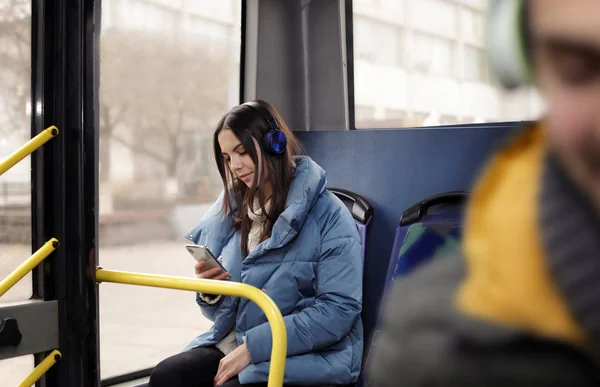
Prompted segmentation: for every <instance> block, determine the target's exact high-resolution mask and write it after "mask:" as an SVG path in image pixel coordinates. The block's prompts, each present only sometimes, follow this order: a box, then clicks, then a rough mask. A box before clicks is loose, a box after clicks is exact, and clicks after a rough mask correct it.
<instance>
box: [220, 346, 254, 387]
mask: <svg viewBox="0 0 600 387" xmlns="http://www.w3.org/2000/svg"><path fill="white" fill-rule="evenodd" d="M249 364H250V352H248V348H247V347H246V343H244V344H242V345H240V346H239V347H237V348H236V349H234V350H233V352H231V353H230V354H229V355H227V356H225V357H224V358H222V359H221V361H220V362H219V369H218V370H217V375H215V386H222V385H223V384H225V382H227V381H228V380H229V379H231V378H233V377H234V376H237V375H238V374H239V373H240V372H242V370H243V369H244V368H246V367H248V365H249Z"/></svg>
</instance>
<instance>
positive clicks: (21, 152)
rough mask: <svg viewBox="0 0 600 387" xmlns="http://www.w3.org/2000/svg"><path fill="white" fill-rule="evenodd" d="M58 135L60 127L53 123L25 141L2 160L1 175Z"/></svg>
mask: <svg viewBox="0 0 600 387" xmlns="http://www.w3.org/2000/svg"><path fill="white" fill-rule="evenodd" d="M57 135H58V128H57V127H56V126H54V125H53V126H50V127H49V128H47V129H45V130H43V131H42V132H41V133H39V134H38V135H37V136H35V137H34V138H32V139H31V140H29V141H28V142H27V143H25V145H23V146H22V147H20V148H19V149H17V150H16V151H14V152H13V153H12V154H11V155H10V156H8V157H7V158H6V159H4V160H2V161H0V176H1V175H3V174H4V172H6V171H8V170H9V169H11V168H12V167H14V166H15V164H17V163H18V162H19V161H21V160H23V159H24V158H25V157H27V156H29V155H30V154H32V153H33V152H35V150H36V149H38V148H39V147H41V146H42V145H44V144H45V143H47V142H48V141H49V140H50V139H51V138H53V137H56V136H57Z"/></svg>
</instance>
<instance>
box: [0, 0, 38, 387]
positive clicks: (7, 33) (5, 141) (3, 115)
mask: <svg viewBox="0 0 600 387" xmlns="http://www.w3.org/2000/svg"><path fill="white" fill-rule="evenodd" d="M30 78H31V2H30V1H27V0H0V160H4V159H5V158H6V157H7V156H8V155H10V154H11V153H12V152H14V151H15V150H16V149H17V148H19V147H20V146H21V145H23V144H24V143H26V142H27V141H28V140H29V139H30V138H31V126H30V122H31V121H30V116H31V114H30V113H31V104H30V102H29V101H30V92H31V87H30V84H31V80H30ZM30 166H31V162H30V158H29V157H27V158H25V159H24V160H22V161H21V162H20V163H18V164H17V165H15V166H14V167H13V168H12V169H10V170H9V171H8V172H6V173H4V174H3V175H2V176H1V177H0V279H4V278H6V276H7V275H8V274H10V273H11V272H12V271H13V270H14V269H16V268H17V267H18V266H19V265H20V264H21V263H23V261H24V260H25V259H27V258H29V256H30V255H31V170H30ZM32 284H33V283H32V280H31V274H28V275H26V276H25V277H24V278H23V279H22V280H21V281H19V282H18V283H17V284H16V285H15V286H14V287H13V288H12V289H11V290H9V291H8V292H7V293H6V294H4V295H3V296H2V299H1V301H0V304H2V303H6V302H11V301H22V300H27V299H29V298H30V297H31V291H32ZM33 366H34V365H33V355H27V356H20V357H16V358H12V359H5V360H2V361H0V380H1V381H2V382H1V383H0V384H2V385H3V386H4V385H6V386H16V385H18V384H19V383H21V381H23V379H24V378H25V377H26V376H27V375H28V374H29V373H30V372H31V370H33Z"/></svg>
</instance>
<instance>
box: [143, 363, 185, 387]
mask: <svg viewBox="0 0 600 387" xmlns="http://www.w3.org/2000/svg"><path fill="white" fill-rule="evenodd" d="M181 366H182V364H181V362H178V361H177V359H176V356H172V357H169V358H167V359H165V360H163V361H161V362H160V363H158V364H157V365H156V367H154V369H153V370H152V373H151V374H150V381H149V383H148V386H149V387H163V386H165V387H166V386H173V382H174V380H173V378H174V376H175V377H177V375H179V370H180V369H181Z"/></svg>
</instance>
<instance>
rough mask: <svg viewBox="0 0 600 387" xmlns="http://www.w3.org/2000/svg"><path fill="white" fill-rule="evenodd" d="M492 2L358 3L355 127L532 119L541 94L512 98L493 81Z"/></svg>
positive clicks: (513, 95)
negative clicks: (487, 41)
mask: <svg viewBox="0 0 600 387" xmlns="http://www.w3.org/2000/svg"><path fill="white" fill-rule="evenodd" d="M487 6H488V0H460V1H457V0H419V1H413V0H393V1H391V0H355V1H354V2H353V16H354V31H353V32H354V87H355V90H354V91H355V103H356V115H355V119H356V127H357V128H400V127H420V126H437V125H455V124H471V123H484V122H498V121H520V120H527V119H532V118H535V117H537V116H539V114H540V113H541V112H542V109H543V104H542V101H541V99H540V98H539V97H538V95H537V94H536V92H535V91H534V90H532V89H524V90H520V91H518V92H512V93H508V92H506V91H504V90H501V89H500V88H499V87H498V86H497V85H496V84H495V83H494V81H493V79H492V78H491V77H490V74H489V73H490V72H489V67H488V63H487V58H486V56H485V46H484V38H485V37H484V32H485V29H484V23H485V19H484V14H485V11H486V7H487Z"/></svg>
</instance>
